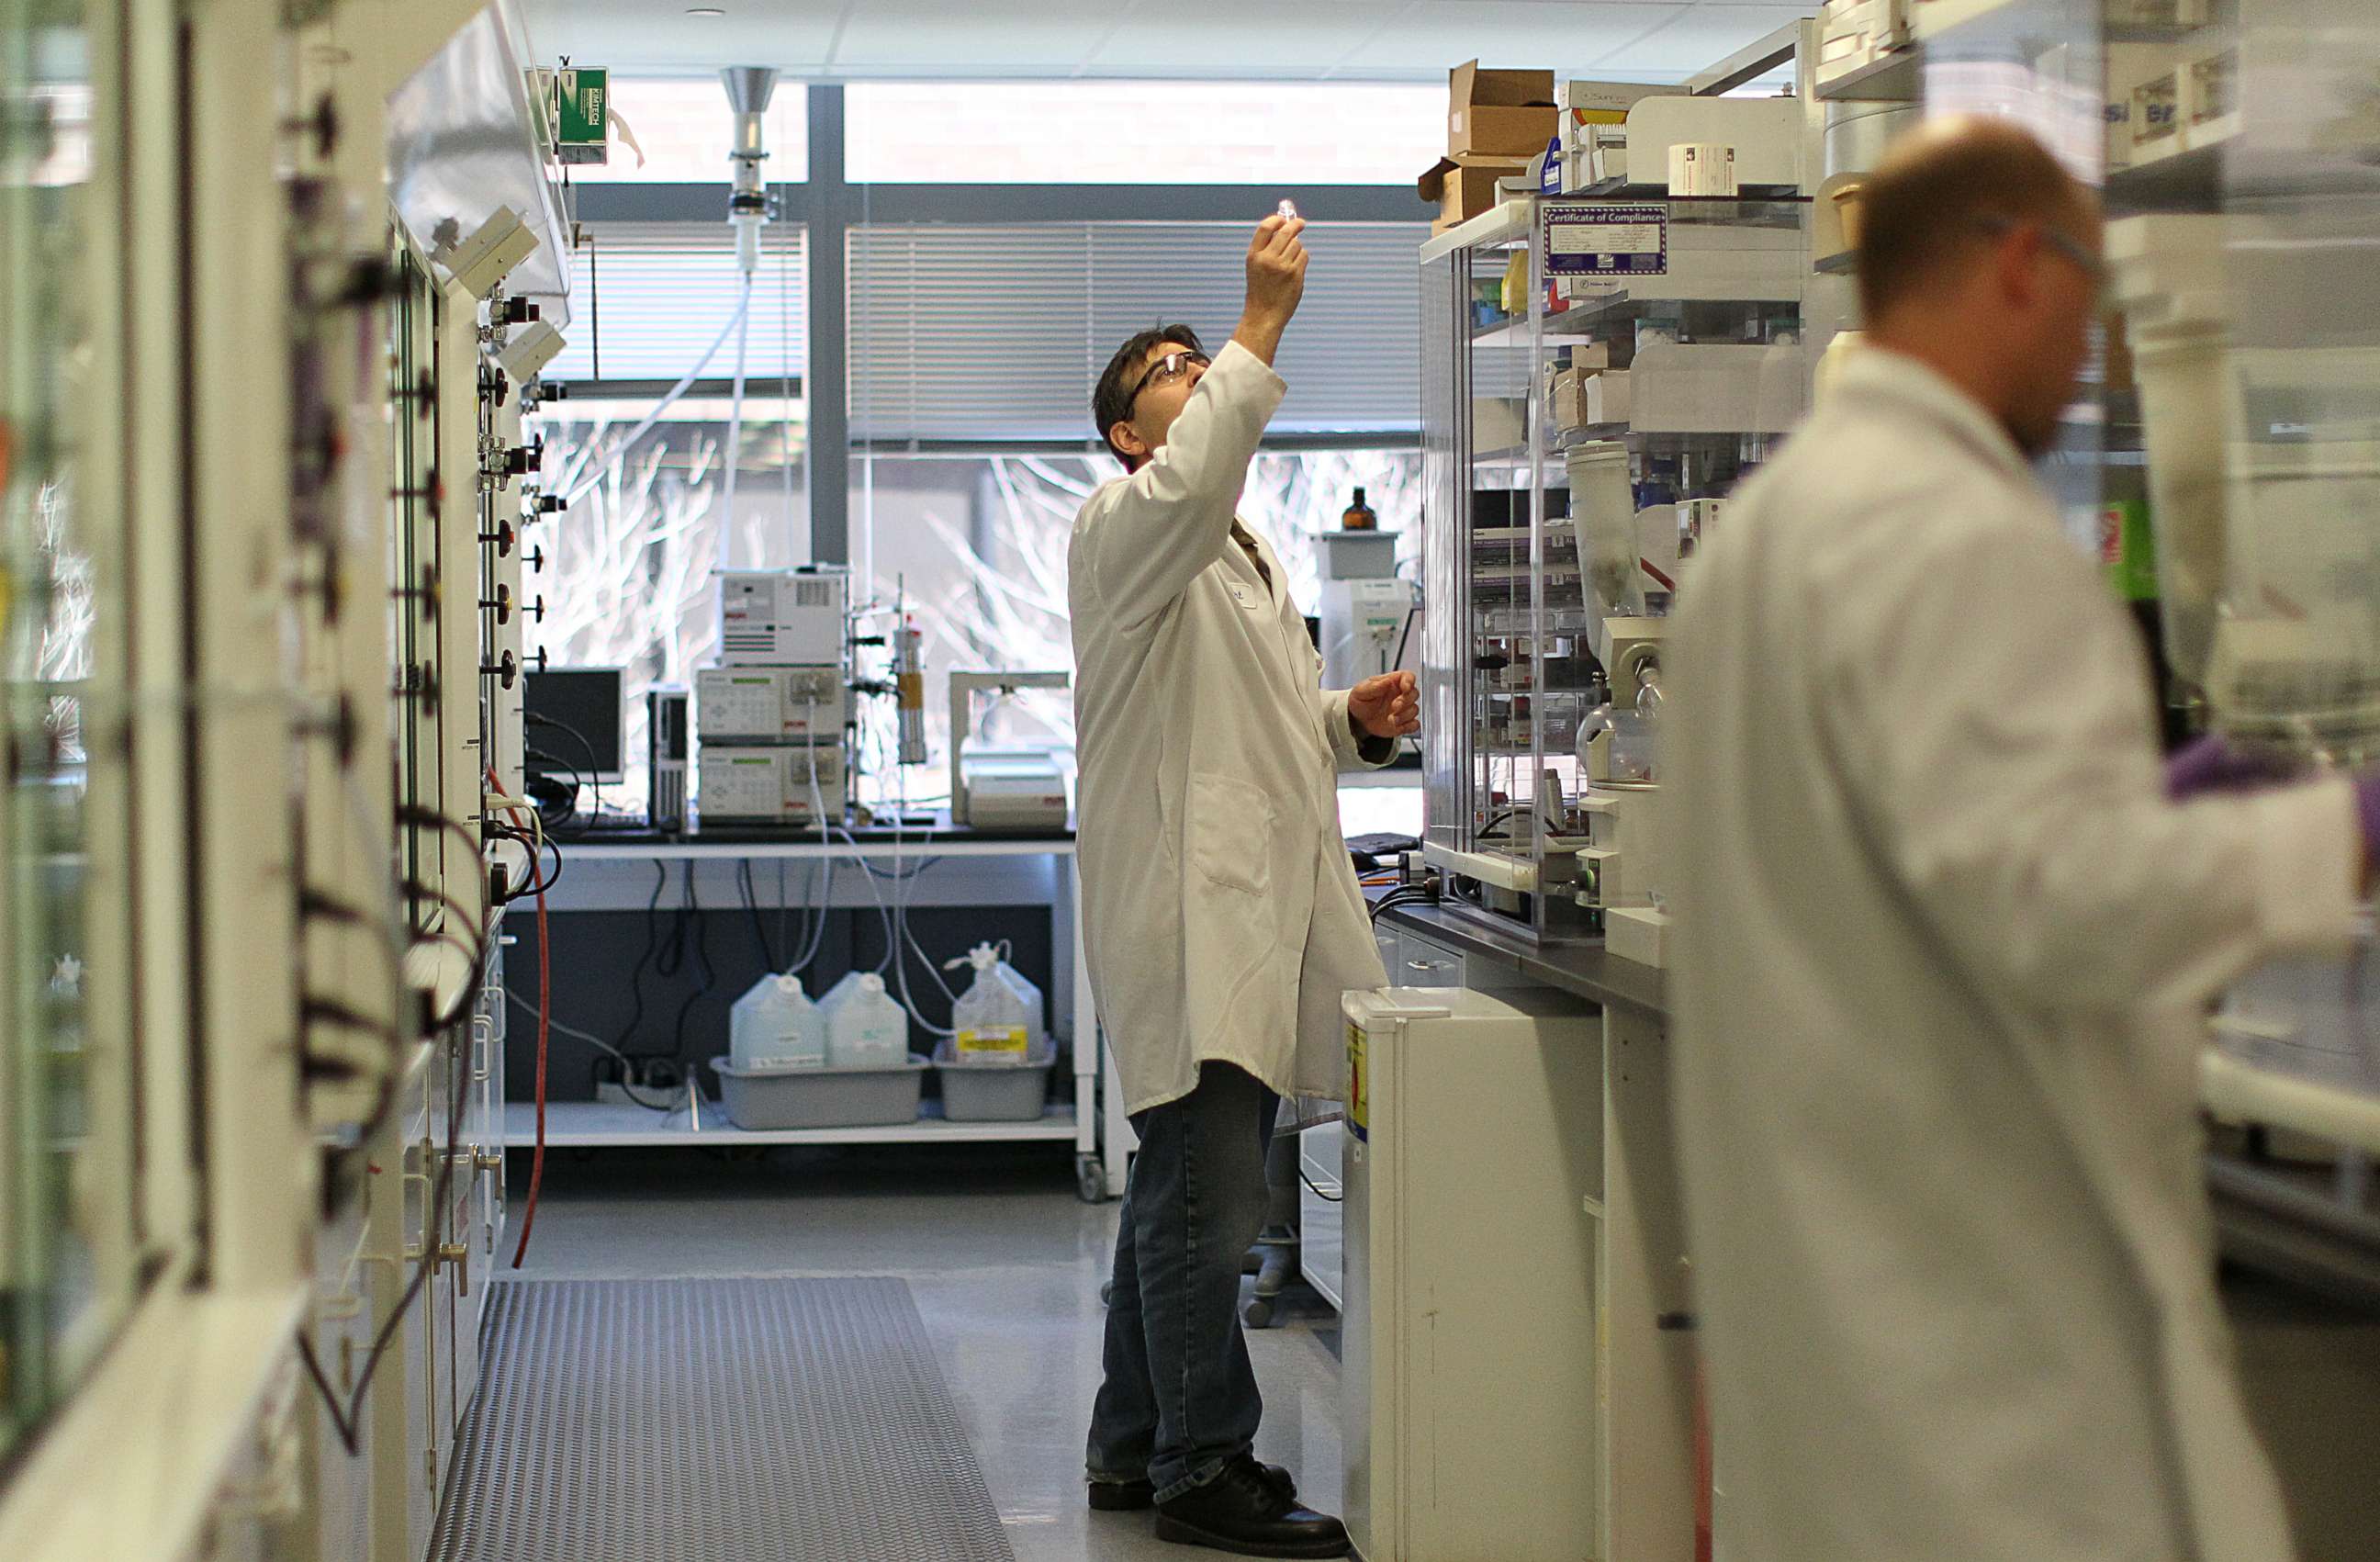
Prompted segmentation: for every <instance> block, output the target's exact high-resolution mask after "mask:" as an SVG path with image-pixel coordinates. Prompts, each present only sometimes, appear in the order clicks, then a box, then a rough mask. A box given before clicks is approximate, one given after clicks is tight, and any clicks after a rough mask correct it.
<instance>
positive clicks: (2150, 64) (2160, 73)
mask: <svg viewBox="0 0 2380 1562" xmlns="http://www.w3.org/2000/svg"><path fill="white" fill-rule="evenodd" d="M2174 58H2175V51H2174V50H2173V48H2172V47H2171V46H2170V45H2168V44H2163V43H2110V44H2108V45H2107V55H2106V72H2107V101H2106V104H2105V107H2104V111H2103V112H2104V113H2105V115H2106V116H2107V172H2109V173H2111V174H2112V173H2117V172H2119V171H2120V170H2122V169H2125V168H2129V167H2131V165H2132V142H2133V137H2134V134H2135V131H2134V127H2133V120H2132V116H2133V114H2134V113H2135V108H2134V104H2133V101H2132V94H2133V93H2134V92H2136V91H2138V90H2139V89H2140V88H2141V87H2142V86H2143V85H2145V84H2146V83H2148V82H2150V81H2154V80H2155V79H2158V78H2159V77H2165V76H2170V75H2172V74H2173V69H2174Z"/></svg>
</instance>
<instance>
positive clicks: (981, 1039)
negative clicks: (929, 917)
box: [948, 944, 1050, 1063]
mask: <svg viewBox="0 0 2380 1562" xmlns="http://www.w3.org/2000/svg"><path fill="white" fill-rule="evenodd" d="M962 965H970V966H973V967H974V968H975V981H974V982H971V983H970V984H969V985H968V987H967V990H966V991H965V992H964V993H961V994H960V995H959V996H958V1002H957V1003H955V1004H953V1006H952V1007H951V1029H952V1031H953V1035H952V1037H951V1051H952V1052H953V1055H955V1056H957V1057H958V1058H959V1059H960V1060H961V1061H962V1062H992V1061H995V1060H998V1061H1004V1062H1012V1063H1028V1062H1031V1061H1032V1060H1033V1059H1034V1058H1036V1057H1038V1056H1041V1055H1042V1054H1044V1053H1045V1052H1046V1051H1047V1050H1048V1047H1049V1039H1050V1022H1049V1018H1048V1013H1047V1010H1046V1009H1045V1008H1044V1007H1043V1003H1042V997H1041V989H1040V988H1038V987H1036V986H1035V985H1034V984H1033V983H1032V982H1028V981H1026V979H1025V978H1024V976H1023V975H1021V974H1020V973H1019V972H1018V971H1017V970H1016V968H1015V967H1014V966H1012V965H1010V964H1009V963H1008V962H1007V961H1006V960H1005V959H1003V958H1002V957H1001V951H1000V948H999V946H995V945H990V944H978V945H977V946H975V947H974V948H972V949H970V950H968V951H967V953H966V958H965V959H960V960H953V961H951V962H950V966H949V968H948V969H951V970H956V969H957V968H958V967H960V966H962Z"/></svg>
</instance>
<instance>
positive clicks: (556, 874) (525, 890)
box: [488, 824, 562, 905]
mask: <svg viewBox="0 0 2380 1562" xmlns="http://www.w3.org/2000/svg"><path fill="white" fill-rule="evenodd" d="M488 832H489V834H491V835H492V836H495V837H496V838H497V839H499V840H508V841H518V842H519V843H520V844H521V845H523V846H525V847H528V848H529V859H530V860H529V882H528V884H527V885H523V886H521V887H519V888H517V889H511V890H507V891H506V892H505V893H504V896H503V897H501V898H502V900H503V902H504V904H505V905H510V904H511V903H512V902H514V901H516V900H520V899H525V898H527V897H529V896H532V895H548V894H551V893H553V886H554V885H558V884H560V883H561V882H562V845H561V843H560V842H558V841H556V840H555V839H554V838H553V836H545V837H544V838H543V840H541V841H540V839H539V838H538V837H537V836H532V835H530V834H529V833H528V831H526V830H518V829H515V828H514V827H513V826H511V825H509V824H490V825H489V826H488ZM540 848H542V849H544V850H547V851H551V852H553V876H552V877H550V878H544V879H540V877H539V876H538V875H539V873H540V862H539V860H538V853H539V851H540Z"/></svg>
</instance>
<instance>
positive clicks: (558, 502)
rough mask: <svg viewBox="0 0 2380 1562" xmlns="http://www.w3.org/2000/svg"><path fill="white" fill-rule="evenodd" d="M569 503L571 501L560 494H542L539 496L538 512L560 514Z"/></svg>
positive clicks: (541, 513)
mask: <svg viewBox="0 0 2380 1562" xmlns="http://www.w3.org/2000/svg"><path fill="white" fill-rule="evenodd" d="M569 504H570V501H569V500H567V499H565V498H564V497H563V496H562V495H561V494H539V495H538V496H537V513H538V514H540V515H558V514H560V513H561V512H562V511H563V510H565V509H566V508H568V507H569Z"/></svg>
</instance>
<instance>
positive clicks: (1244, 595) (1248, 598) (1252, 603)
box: [1223, 580, 1257, 613]
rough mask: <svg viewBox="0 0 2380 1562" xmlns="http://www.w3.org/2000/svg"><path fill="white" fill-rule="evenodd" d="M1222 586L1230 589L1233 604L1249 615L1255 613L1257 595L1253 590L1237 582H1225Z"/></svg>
mask: <svg viewBox="0 0 2380 1562" xmlns="http://www.w3.org/2000/svg"><path fill="white" fill-rule="evenodd" d="M1223 584H1224V585H1225V586H1226V587H1228V588H1229V589H1230V591H1231V593H1232V600H1233V602H1236V603H1238V604H1240V605H1241V606H1242V607H1243V608H1245V609H1246V610H1247V611H1249V612H1251V613H1253V612H1255V611H1256V608H1257V593H1256V592H1254V591H1253V590H1251V589H1250V588H1249V587H1247V586H1246V585H1245V584H1243V583H1242V582H1240V581H1238V580H1226V581H1224V582H1223Z"/></svg>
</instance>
